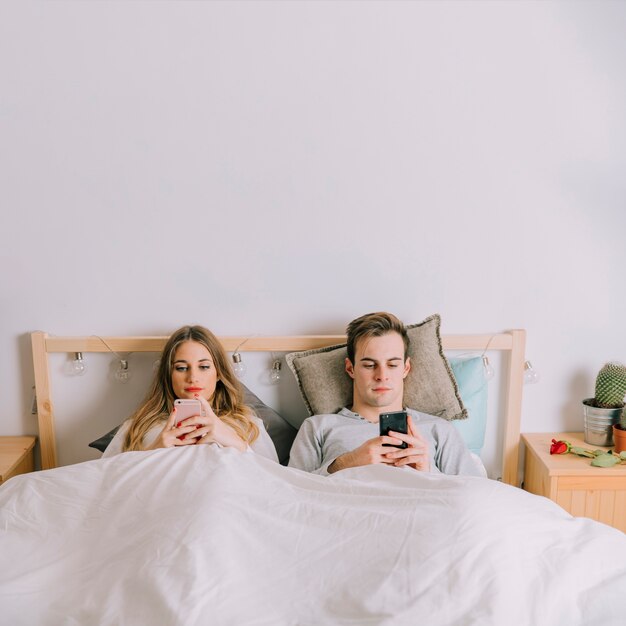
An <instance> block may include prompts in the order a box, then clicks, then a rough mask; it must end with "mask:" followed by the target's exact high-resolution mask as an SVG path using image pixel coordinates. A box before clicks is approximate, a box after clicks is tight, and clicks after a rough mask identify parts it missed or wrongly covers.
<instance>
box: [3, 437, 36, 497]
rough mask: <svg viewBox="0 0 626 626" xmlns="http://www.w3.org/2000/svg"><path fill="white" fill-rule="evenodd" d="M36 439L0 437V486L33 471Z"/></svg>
mask: <svg viewBox="0 0 626 626" xmlns="http://www.w3.org/2000/svg"><path fill="white" fill-rule="evenodd" d="M35 441H37V438H36V437H32V436H31V435H26V436H24V437H0V485H1V484H2V483H4V482H6V481H7V480H9V478H12V477H13V476H17V475H18V474H26V473H27V472H32V471H33V470H34V469H35V454H34V447H35Z"/></svg>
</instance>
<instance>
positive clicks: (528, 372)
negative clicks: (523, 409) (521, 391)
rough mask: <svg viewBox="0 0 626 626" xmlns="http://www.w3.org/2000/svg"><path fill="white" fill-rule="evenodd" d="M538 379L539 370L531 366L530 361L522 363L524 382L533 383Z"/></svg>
mask: <svg viewBox="0 0 626 626" xmlns="http://www.w3.org/2000/svg"><path fill="white" fill-rule="evenodd" d="M539 379H540V376H539V372H538V371H537V370H536V369H534V368H533V366H532V364H531V362H530V361H526V362H525V363H524V384H525V385H534V384H535V383H538V382H539Z"/></svg>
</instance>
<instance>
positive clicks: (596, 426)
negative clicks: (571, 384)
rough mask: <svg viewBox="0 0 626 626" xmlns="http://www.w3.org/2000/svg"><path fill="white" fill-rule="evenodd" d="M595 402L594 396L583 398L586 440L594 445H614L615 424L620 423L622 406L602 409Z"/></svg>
mask: <svg viewBox="0 0 626 626" xmlns="http://www.w3.org/2000/svg"><path fill="white" fill-rule="evenodd" d="M593 403H594V400H593V398H587V399H586V400H583V413H584V417H585V424H584V425H585V442H586V443H589V444H591V445H592V446H612V445H613V426H614V425H615V424H618V423H619V420H620V417H621V415H622V408H621V407H620V408H617V409H601V408H598V407H597V406H593Z"/></svg>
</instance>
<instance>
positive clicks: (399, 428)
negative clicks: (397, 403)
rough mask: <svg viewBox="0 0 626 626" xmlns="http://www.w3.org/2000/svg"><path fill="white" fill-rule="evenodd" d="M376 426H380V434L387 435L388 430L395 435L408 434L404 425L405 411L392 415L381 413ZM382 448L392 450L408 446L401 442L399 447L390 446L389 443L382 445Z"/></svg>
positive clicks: (395, 412) (405, 424)
mask: <svg viewBox="0 0 626 626" xmlns="http://www.w3.org/2000/svg"><path fill="white" fill-rule="evenodd" d="M378 424H379V426H380V434H381V436H382V435H388V434H389V431H390V430H393V431H394V432H396V433H404V434H406V433H408V432H409V431H408V426H407V423H406V411H394V412H393V413H381V414H380V415H379V416H378ZM383 445H384V446H390V447H392V448H408V447H409V444H408V443H406V442H405V441H403V442H402V443H401V444H400V445H399V446H392V445H391V444H390V443H384V444H383Z"/></svg>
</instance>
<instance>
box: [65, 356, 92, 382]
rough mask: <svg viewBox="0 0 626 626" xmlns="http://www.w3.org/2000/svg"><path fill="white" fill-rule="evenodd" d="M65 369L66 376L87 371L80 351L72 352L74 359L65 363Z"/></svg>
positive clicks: (80, 374) (78, 374)
mask: <svg viewBox="0 0 626 626" xmlns="http://www.w3.org/2000/svg"><path fill="white" fill-rule="evenodd" d="M65 371H66V373H67V375H68V376H82V375H83V374H84V373H85V372H86V371H87V364H86V363H85V361H84V360H83V353H82V352H76V353H75V354H74V360H73V361H70V362H69V363H68V364H67V366H66V368H65Z"/></svg>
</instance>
